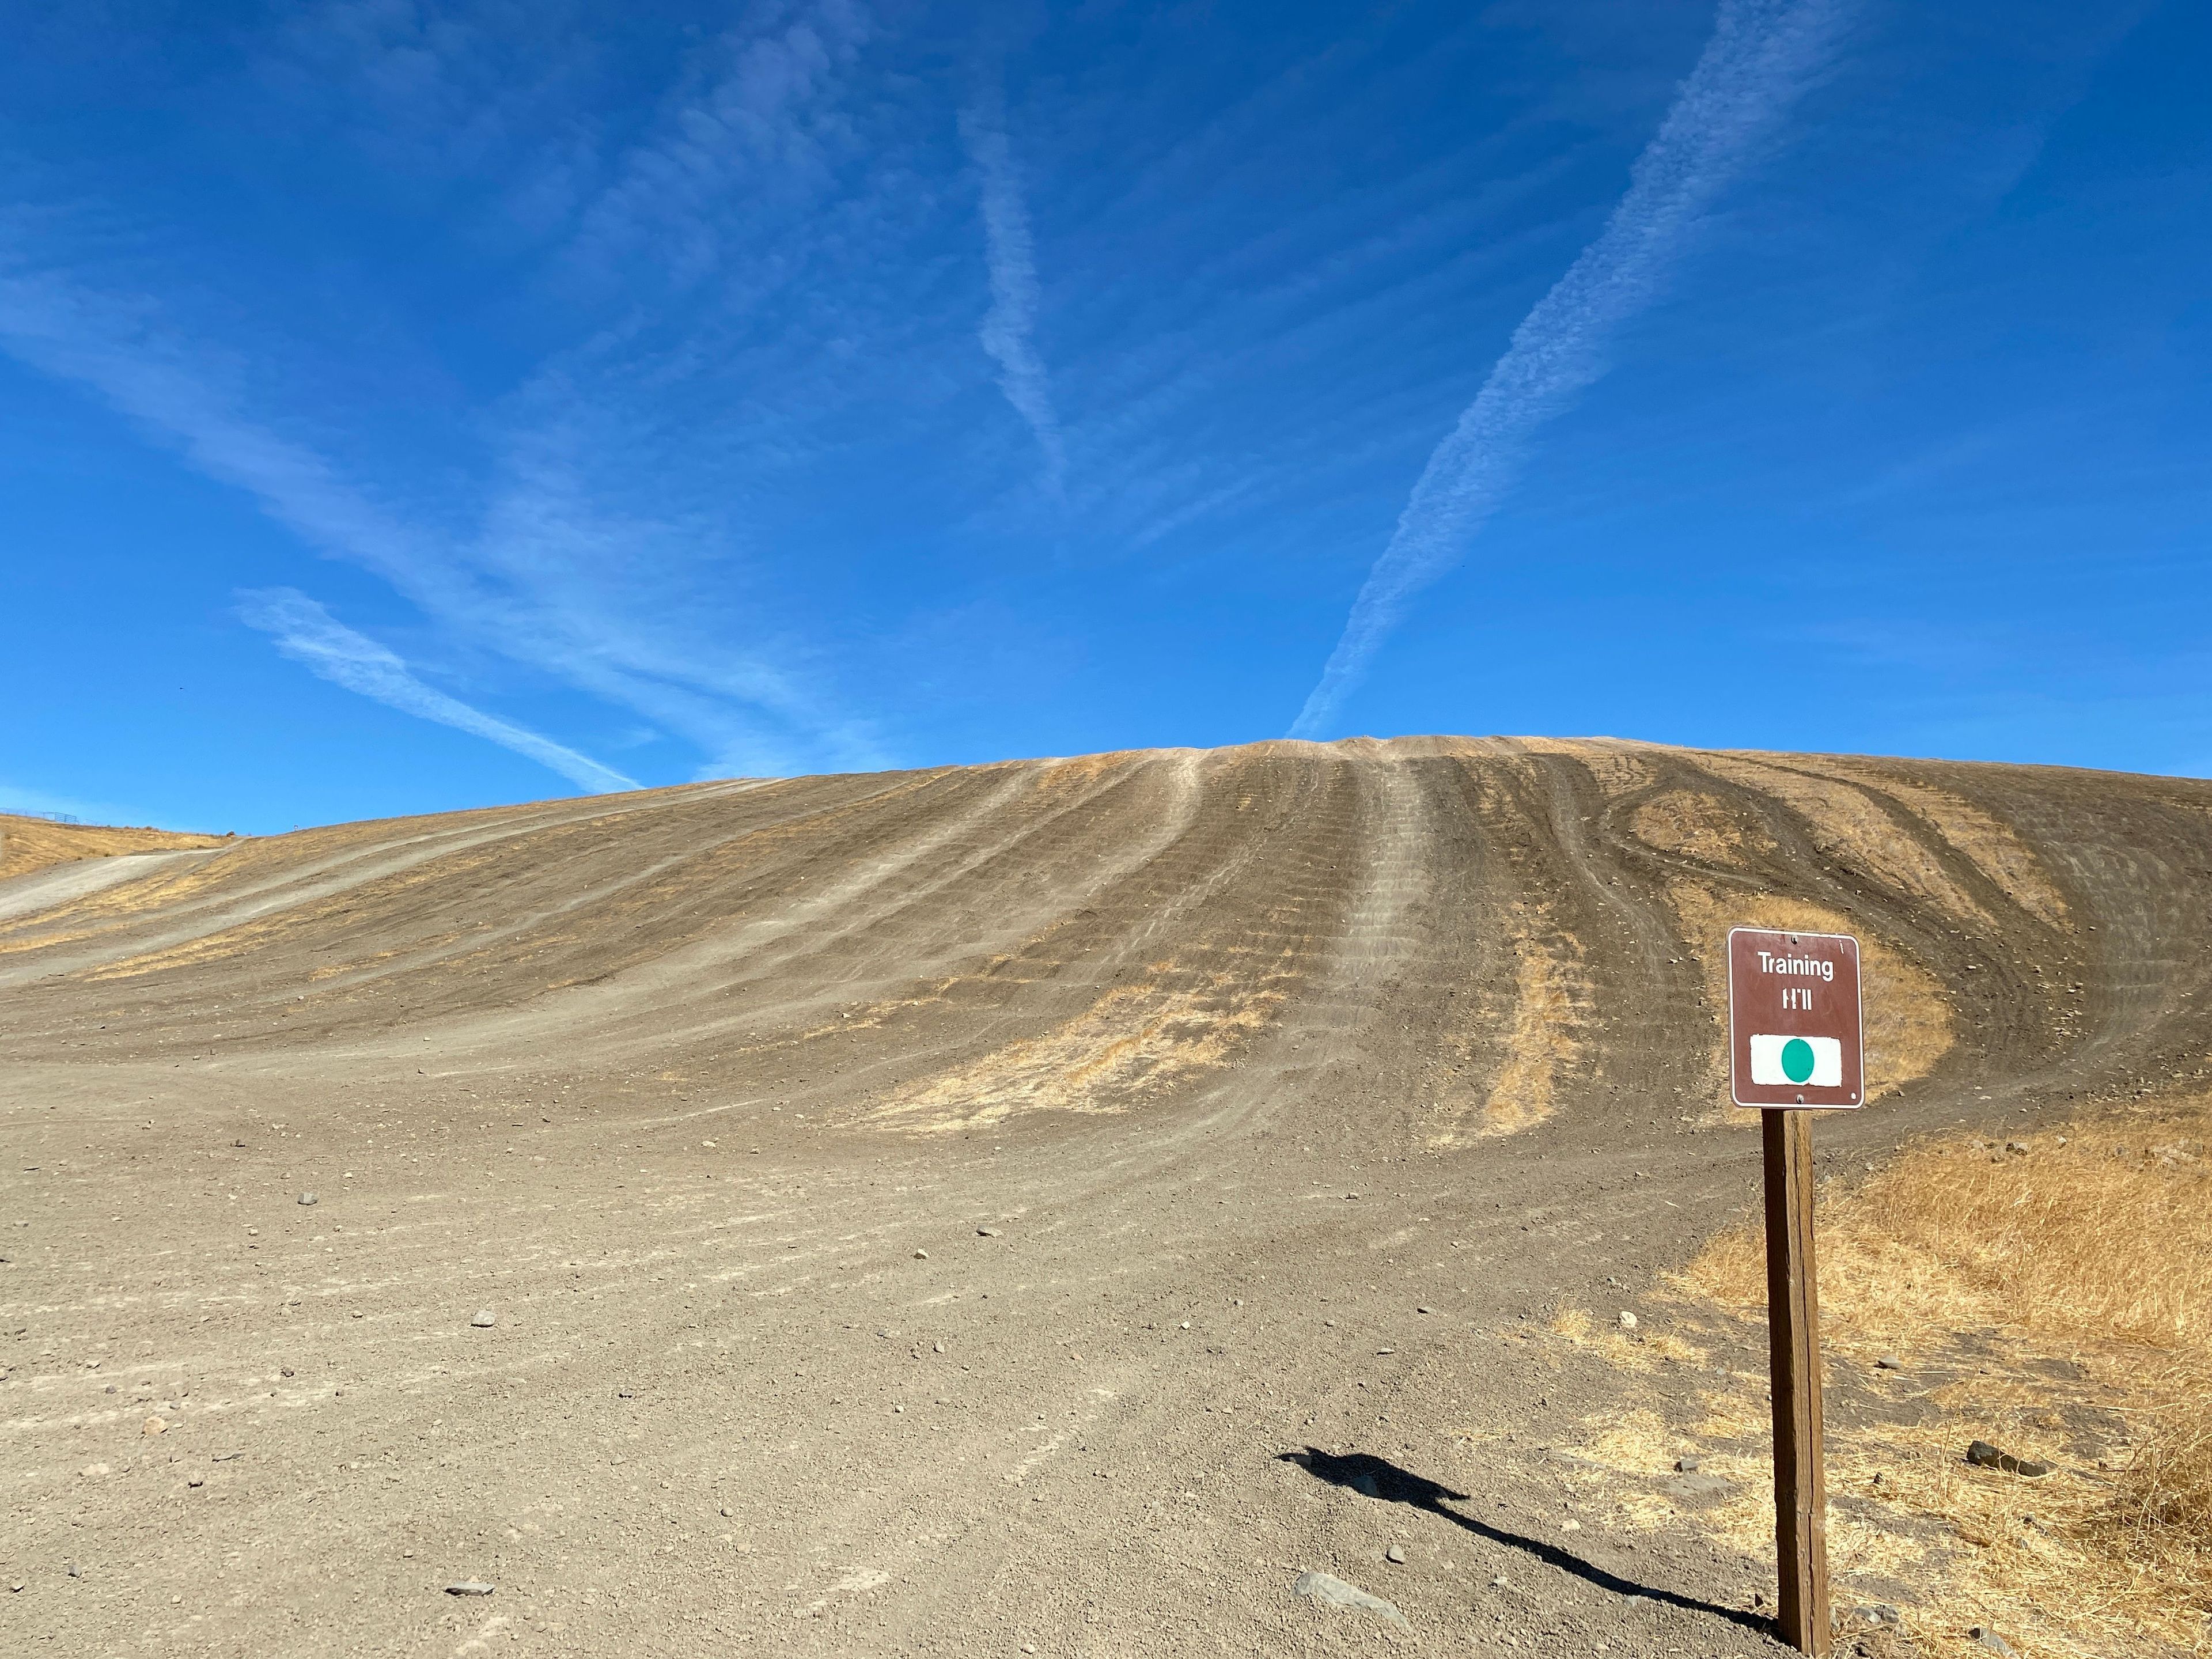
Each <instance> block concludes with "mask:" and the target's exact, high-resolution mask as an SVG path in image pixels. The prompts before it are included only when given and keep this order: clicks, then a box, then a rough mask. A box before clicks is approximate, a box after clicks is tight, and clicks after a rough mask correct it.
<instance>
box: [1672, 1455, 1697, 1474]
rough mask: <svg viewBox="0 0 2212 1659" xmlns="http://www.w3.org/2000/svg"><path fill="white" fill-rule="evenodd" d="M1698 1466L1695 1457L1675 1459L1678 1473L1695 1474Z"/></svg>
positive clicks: (1675, 1467) (1675, 1468)
mask: <svg viewBox="0 0 2212 1659" xmlns="http://www.w3.org/2000/svg"><path fill="white" fill-rule="evenodd" d="M1698 1468H1699V1460H1698V1459H1696V1458H1694V1457H1678V1458H1676V1459H1675V1460H1674V1470H1675V1473H1677V1474H1696V1473H1697V1472H1698Z"/></svg>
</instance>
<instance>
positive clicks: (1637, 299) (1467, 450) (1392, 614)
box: [1290, 0, 1843, 738]
mask: <svg viewBox="0 0 2212 1659" xmlns="http://www.w3.org/2000/svg"><path fill="white" fill-rule="evenodd" d="M1842 15H1843V6H1842V5H1841V3H1840V0H1722V4H1721V8H1720V12H1719V15H1718V17H1717V20H1716V22H1715V24H1714V28H1713V33H1712V36H1711V40H1708V41H1707V43H1706V45H1705V51H1704V52H1703V53H1702V54H1701V55H1700V56H1699V59H1698V63H1697V66H1696V67H1695V68H1694V69H1693V70H1692V71H1691V73H1690V76H1689V78H1688V79H1687V80H1686V81H1685V82H1683V84H1682V87H1681V90H1680V92H1679V93H1678V94H1676V96H1675V99H1674V104H1673V106H1672V107H1670V108H1669V109H1668V112H1667V116H1666V118H1665V119H1664V120H1663V121H1662V123H1661V125H1660V128H1659V131H1658V132H1657V133H1656V135H1655V136H1654V137H1653V138H1652V140H1651V142H1650V143H1649V144H1647V145H1646V146H1645V147H1644V153H1643V154H1642V155H1639V156H1638V158H1637V161H1636V164H1635V166H1634V167H1633V168H1632V170H1631V173H1630V183H1629V188H1628V192H1627V194H1626V196H1624V197H1622V198H1621V199H1620V203H1619V204H1617V205H1616V206H1615V207H1614V209H1613V213H1612V216H1610V217H1609V218H1608V219H1607V222H1606V225H1605V228H1604V230H1603V231H1602V232H1601V233H1600V234H1599V235H1598V238H1597V240H1595V241H1594V242H1592V243H1591V244H1590V245H1589V246H1588V247H1586V248H1584V249H1583V252H1582V253H1581V255H1580V257H1578V258H1577V259H1576V260H1575V262H1574V264H1572V265H1571V266H1569V267H1568V269H1567V272H1566V274H1565V276H1562V277H1560V278H1559V281H1558V282H1557V283H1554V284H1553V287H1552V289H1551V291H1550V292H1549V293H1547V294H1546V295H1544V297H1543V298H1542V299H1541V300H1539V301H1537V302H1536V304H1535V306H1534V307H1533V308H1532V309H1531V310H1530V311H1529V313H1528V315H1527V316H1526V317H1525V318H1523V319H1522V321H1521V325H1520V326H1519V327H1518V328H1516V330H1515V331H1514V332H1513V338H1512V341H1511V343H1510V344H1509V345H1508V346H1507V348H1506V350H1505V354H1504V356H1501V357H1500V358H1499V359H1498V362H1497V363H1496V364H1495V365H1494V366H1493V367H1492V369H1491V371H1490V374H1489V377H1488V378H1487V379H1486V380H1485V381H1484V382H1483V385H1482V388H1481V390H1480V392H1477V393H1476V395H1475V399H1474V402H1473V403H1472V404H1469V405H1468V407H1467V409H1466V410H1464V411H1463V412H1462V414H1461V416H1460V418H1459V422H1458V424H1457V426H1456V427H1455V428H1454V429H1453V431H1452V432H1451V433H1450V435H1449V436H1447V437H1446V438H1445V439H1444V440H1443V442H1442V443H1440V444H1438V445H1437V447H1436V450H1435V452H1434V453H1432V454H1431V456H1430V457H1429V461H1428V465H1427V466H1426V467H1425V468H1424V469H1423V471H1422V473H1421V477H1420V478H1419V482H1418V483H1415V484H1414V486H1413V495H1412V496H1411V497H1410V499H1409V500H1408V501H1407V503H1406V507H1405V509H1404V511H1403V512H1401V513H1400V514H1399V518H1398V524H1397V527H1396V529H1395V531H1394V532H1392V534H1391V537H1390V540H1389V544H1388V545H1387V546H1386V547H1385V548H1384V549H1383V554H1382V556H1381V557H1379V558H1378V559H1376V562H1375V564H1374V567H1373V568H1371V569H1370V571H1369V573H1368V575H1367V580H1366V581H1365V582H1364V584H1363V585H1362V586H1361V588H1360V590H1359V595H1358V599H1356V600H1354V602H1353V604H1352V612H1351V615H1350V617H1348V618H1347V619H1346V623H1345V625H1344V630H1343V633H1342V634H1341V635H1340V637H1339V638H1338V640H1337V643H1336V647H1335V649H1334V651H1332V652H1331V653H1330V654H1329V659H1328V664H1327V665H1325V666H1324V667H1323V669H1322V674H1321V678H1320V679H1319V681H1318V682H1317V683H1316V684H1315V686H1314V688H1313V690H1312V691H1311V692H1310V694H1309V695H1308V696H1307V697H1306V701H1305V706H1304V708H1301V709H1300V710H1299V712H1298V717H1297V720H1295V721H1293V722H1292V723H1291V730H1290V735H1291V736H1292V737H1300V738H1311V737H1317V736H1319V735H1321V734H1322V732H1325V731H1326V730H1327V729H1328V726H1329V725H1330V723H1331V721H1332V720H1334V716H1335V714H1336V712H1337V710H1338V708H1340V706H1341V705H1342V703H1343V702H1344V699H1345V698H1346V696H1348V695H1349V694H1350V693H1351V691H1352V689H1353V688H1354V687H1355V686H1356V685H1358V683H1359V681H1360V680H1361V679H1362V678H1364V675H1365V673H1366V670H1367V667H1368V665H1369V663H1370V661H1372V659H1373V658H1374V655H1375V653H1376V650H1377V649H1378V648H1379V647H1381V645H1382V643H1383V640H1384V639H1385V638H1386V637H1387V636H1388V635H1389V632H1390V630H1391V629H1393V628H1394V627H1395V625H1396V624H1397V623H1398V622H1399V621H1400V619H1401V617H1403V616H1404V614H1405V608H1406V605H1407V603H1408V602H1409V601H1410V600H1411V599H1413V596H1414V595H1415V594H1416V593H1418V592H1419V591H1420V590H1421V589H1422V588H1424V587H1425V586H1428V585H1429V584H1430V583H1431V582H1432V581H1434V580H1437V577H1439V576H1440V575H1442V574H1443V573H1444V572H1445V571H1446V570H1448V569H1449V568H1451V567H1452V566H1453V565H1454V564H1455V563H1456V562H1458V561H1459V560H1460V558H1461V557H1462V556H1463V555H1464V553H1465V551H1466V548H1467V544H1468V541H1469V540H1470V539H1472V538H1473V537H1474V535H1475V533H1476V532H1478V531H1480V528H1481V527H1482V525H1483V523H1484V521H1485V520H1487V519H1488V518H1489V516H1490V515H1491V513H1493V512H1494V511H1495V510H1496V509H1497V507H1498V503H1499V501H1501V500H1502V499H1503V498H1504V495H1505V493H1506V491H1507V490H1508V489H1510V488H1511V486H1512V483H1513V482H1514V480H1515V478H1516V477H1517V476H1518V474H1519V471H1520V469H1521V466H1522V461H1523V459H1524V458H1525V456H1526V453H1527V449H1528V443H1529V441H1530V440H1531V439H1532V438H1533V437H1534V435H1535V433H1536V432H1537V430H1538V429H1539V428H1541V427H1542V426H1543V425H1544V424H1545V423H1546V422H1548V421H1550V420H1552V419H1553V418H1554V417H1556V416H1559V414H1561V413H1562V412H1563V411H1565V410H1566V409H1567V408H1568V407H1569V406H1570V405H1571V404H1572V403H1573V401H1574V399H1575V398H1576V397H1577V394H1579V393H1580V392H1582V391H1583V389H1584V388H1586V387H1588V386H1590V385H1591V384H1592V383H1594V382H1595V381H1596V380H1598V379H1599V378H1600V377H1601V376H1602V375H1603V374H1604V373H1605V371H1606V368H1607V355H1606V354H1607V345H1608V343H1609V342H1610V340H1611V338H1612V337H1613V333H1614V331H1616V330H1618V329H1619V328H1620V325H1621V324H1622V323H1624V322H1625V321H1626V319H1628V318H1629V317H1631V316H1632V315H1633V314H1634V313H1636V311H1637V310H1638V309H1639V308H1640V307H1643V306H1644V304H1645V303H1646V302H1647V301H1649V300H1650V297H1651V295H1652V294H1653V292H1654V291H1655V290H1656V288H1657V286H1658V284H1659V283H1660V281H1661V279H1662V277H1663V276H1664V275H1665V273H1666V270H1667V268H1668V265H1669V264H1671V263H1672V262H1673V261H1674V258H1675V257H1676V256H1677V255H1678V254H1679V253H1680V251H1681V249H1682V247H1683V245H1684V243H1685V241H1686V240H1687V238H1688V236H1689V235H1690V234H1691V232H1692V230H1693V229H1694V228H1695V227H1696V224H1697V222H1698V219H1699V215H1700V214H1702V213H1703V212H1704V211H1705V209H1706V208H1707V207H1708V206H1709V205H1710V204H1711V203H1712V201H1713V199H1714V198H1715V197H1717V195H1718V194H1719V193H1720V191H1722V189H1723V187H1724V186H1725V185H1727V184H1728V182H1729V179H1732V178H1733V177H1734V176H1735V173H1737V171H1738V170H1739V169H1740V168H1741V166H1742V165H1743V163H1744V161H1745V160H1746V158H1747V155H1749V153H1750V151H1751V149H1752V148H1753V145H1754V144H1755V143H1756V142H1757V141H1758V140H1759V138H1760V137H1762V136H1763V135H1764V134H1765V133H1766V132H1767V131H1770V130H1771V128H1772V126H1773V125H1774V124H1775V123H1776V121H1777V120H1778V118H1780V116H1781V115H1782V113H1783V112H1784V110H1786V109H1787V108H1788V106H1789V105H1790V101H1791V100H1792V99H1793V98H1794V97H1795V96H1796V93H1797V91H1798V89H1799V88H1800V87H1802V84H1803V83H1804V82H1805V81H1806V79H1807V78H1808V76H1809V75H1810V74H1811V72H1812V71H1813V70H1814V69H1815V68H1816V67H1817V66H1818V65H1819V64H1820V62H1821V60H1822V58H1823V56H1824V54H1825V52H1826V49H1827V47H1828V46H1829V45H1830V43H1831V42H1832V40H1833V39H1834V37H1835V35H1836V33H1837V32H1838V27H1839V25H1840V22H1841V20H1842Z"/></svg>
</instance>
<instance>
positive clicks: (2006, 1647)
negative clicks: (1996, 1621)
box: [1966, 1625, 2012, 1653]
mask: <svg viewBox="0 0 2212 1659" xmlns="http://www.w3.org/2000/svg"><path fill="white" fill-rule="evenodd" d="M1966 1634H1967V1635H1969V1636H1971V1637H1972V1638H1974V1640H1975V1641H1977V1642H1979V1643H1980V1644H1982V1645H1983V1646H1984V1647H1985V1648H1987V1649H1988V1650H1990V1652H1991V1653H2010V1652H2011V1651H2012V1644H2011V1643H2009V1642H2008V1641H2006V1640H2005V1639H2004V1638H2003V1637H2002V1636H2000V1635H1998V1634H1997V1633H1996V1632H1995V1631H1993V1630H1991V1629H1990V1627H1989V1626H1987V1625H1976V1626H1974V1627H1973V1628H1972V1630H1970V1631H1968V1632H1966Z"/></svg>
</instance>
